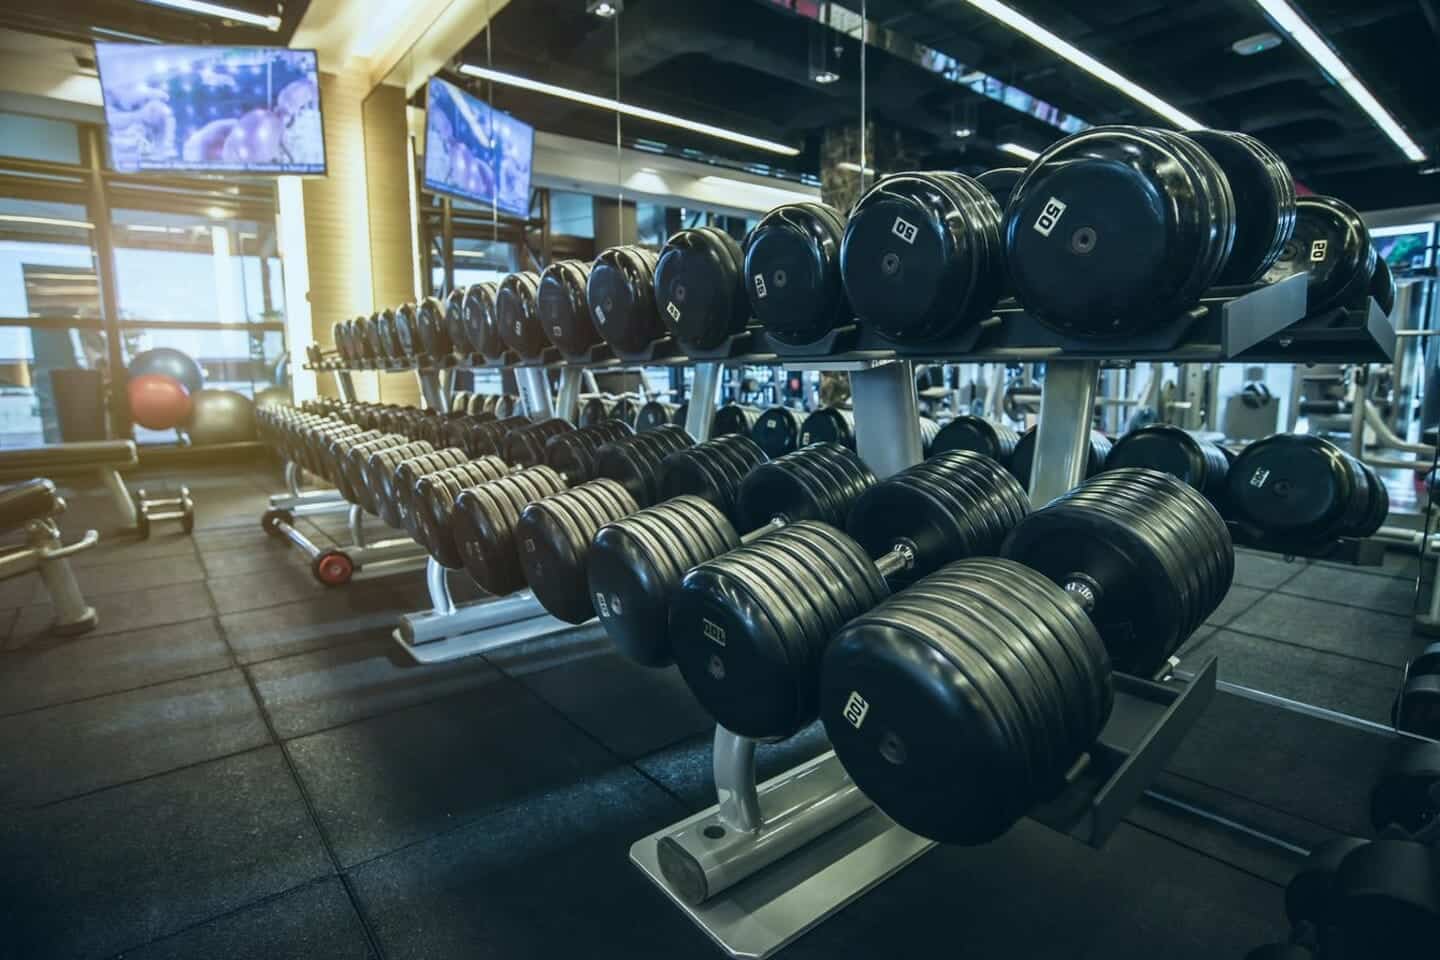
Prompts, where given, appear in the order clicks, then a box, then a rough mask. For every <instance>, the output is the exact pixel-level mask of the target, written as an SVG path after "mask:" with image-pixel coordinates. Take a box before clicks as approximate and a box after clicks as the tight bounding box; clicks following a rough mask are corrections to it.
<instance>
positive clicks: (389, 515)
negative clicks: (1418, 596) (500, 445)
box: [375, 447, 503, 543]
mask: <svg viewBox="0 0 1440 960" xmlns="http://www.w3.org/2000/svg"><path fill="white" fill-rule="evenodd" d="M481 459H482V460H484V459H485V458H483V457H482V458H481ZM468 462H470V458H469V457H468V456H466V454H465V451H464V450H456V449H455V448H454V447H445V448H444V449H441V450H432V451H430V452H429V453H422V454H418V455H416V456H413V457H408V458H406V459H404V460H401V461H400V462H399V463H397V464H396V465H395V469H394V470H393V471H392V472H390V473H388V474H385V475H383V476H382V477H381V480H380V489H378V490H376V491H375V502H376V503H378V504H379V505H380V519H382V520H384V521H385V522H386V523H388V524H390V526H392V527H398V528H399V529H402V530H404V531H405V532H406V533H408V534H409V535H410V539H412V540H414V541H416V542H417V543H418V542H420V524H419V519H418V517H417V512H416V509H415V484H416V482H417V481H418V480H419V479H420V478H421V477H423V476H425V475H427V474H431V473H437V472H439V471H441V470H448V469H450V468H451V467H458V466H460V465H461V464H463V463H468ZM500 462H502V463H503V461H500ZM502 475H503V471H502ZM475 482H477V483H480V482H483V481H481V480H476V481H475Z"/></svg>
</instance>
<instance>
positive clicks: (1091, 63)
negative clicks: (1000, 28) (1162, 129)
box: [966, 0, 1205, 130]
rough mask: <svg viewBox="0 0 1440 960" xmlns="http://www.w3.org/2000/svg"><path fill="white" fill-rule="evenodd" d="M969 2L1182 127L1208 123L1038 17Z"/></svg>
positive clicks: (984, 1)
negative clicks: (1060, 34)
mask: <svg viewBox="0 0 1440 960" xmlns="http://www.w3.org/2000/svg"><path fill="white" fill-rule="evenodd" d="M966 2H967V3H969V4H970V6H972V7H974V8H975V9H976V10H979V11H980V12H981V13H983V14H985V15H986V16H988V17H991V18H992V19H995V20H998V21H1000V22H1001V23H1003V24H1005V26H1007V27H1009V28H1010V29H1012V30H1014V31H1015V32H1016V33H1019V34H1020V35H1022V36H1024V37H1028V38H1029V39H1031V40H1033V41H1035V42H1036V43H1038V44H1040V46H1042V47H1044V48H1045V49H1047V50H1049V51H1050V52H1051V53H1054V54H1056V55H1057V56H1059V57H1061V58H1062V59H1064V60H1068V61H1069V62H1070V63H1072V64H1074V65H1075V66H1077V67H1079V68H1080V69H1081V70H1084V71H1085V72H1086V73H1088V74H1090V75H1091V76H1092V77H1094V78H1095V79H1097V80H1101V81H1103V82H1105V83H1108V84H1109V85H1110V86H1112V87H1114V88H1115V89H1116V90H1119V91H1120V92H1121V93H1123V94H1125V95H1126V96H1127V97H1129V98H1130V99H1131V100H1134V101H1135V102H1136V103H1138V104H1141V105H1142V106H1145V107H1148V108H1149V109H1150V110H1152V111H1154V112H1155V113H1157V114H1159V115H1160V116H1162V117H1164V118H1165V119H1166V120H1169V121H1170V122H1171V123H1173V124H1174V125H1175V126H1177V127H1179V128H1180V129H1182V130H1199V129H1202V128H1203V127H1204V126H1205V124H1203V123H1201V122H1200V121H1199V120H1196V119H1195V118H1194V117H1192V116H1190V115H1189V114H1187V113H1185V112H1184V111H1183V110H1180V109H1179V108H1177V107H1174V106H1171V105H1170V104H1168V103H1166V102H1165V101H1164V100H1161V99H1160V98H1159V97H1157V96H1155V94H1153V93H1151V92H1150V91H1149V90H1146V89H1145V88H1144V87H1142V86H1140V85H1139V84H1138V83H1134V82H1133V81H1131V80H1128V79H1126V78H1125V77H1123V76H1121V75H1120V74H1118V73H1116V72H1115V71H1114V70H1112V69H1110V68H1109V67H1107V66H1105V64H1103V63H1101V62H1100V61H1099V60H1096V59H1095V58H1094V57H1092V56H1090V54H1088V53H1086V52H1085V51H1083V50H1081V49H1080V48H1079V47H1077V46H1075V45H1074V44H1072V43H1069V42H1067V41H1065V40H1062V39H1060V38H1059V37H1058V36H1056V35H1055V34H1053V33H1051V32H1050V31H1049V30H1046V29H1045V28H1044V27H1042V26H1040V24H1038V23H1036V22H1035V21H1034V20H1031V19H1030V18H1029V17H1027V16H1025V15H1024V14H1022V13H1020V12H1018V11H1016V10H1014V9H1012V8H1010V7H1008V6H1006V5H1005V4H1003V3H1001V2H999V0H966Z"/></svg>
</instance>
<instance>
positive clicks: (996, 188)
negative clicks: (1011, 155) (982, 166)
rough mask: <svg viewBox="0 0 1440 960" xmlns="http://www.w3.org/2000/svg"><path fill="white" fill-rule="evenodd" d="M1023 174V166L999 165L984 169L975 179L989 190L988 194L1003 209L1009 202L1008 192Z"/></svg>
mask: <svg viewBox="0 0 1440 960" xmlns="http://www.w3.org/2000/svg"><path fill="white" fill-rule="evenodd" d="M1024 175H1025V168H1024V167H999V168H997V169H995V170H986V171H985V172H984V173H982V174H980V175H979V176H978V177H976V178H975V181H976V182H977V183H979V184H980V186H982V187H984V188H985V189H986V190H988V191H990V196H992V197H994V198H995V204H996V206H998V207H999V208H1000V209H1001V210H1004V209H1005V208H1006V207H1007V206H1008V205H1009V204H1010V193H1011V191H1013V190H1014V189H1015V185H1016V184H1017V183H1019V182H1020V178H1021V177H1023V176H1024Z"/></svg>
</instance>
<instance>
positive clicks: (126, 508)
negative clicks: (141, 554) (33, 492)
mask: <svg viewBox="0 0 1440 960" xmlns="http://www.w3.org/2000/svg"><path fill="white" fill-rule="evenodd" d="M139 464H140V457H139V455H138V454H137V453H136V450H135V441H133V440H93V441H86V442H83V443H55V444H50V445H49V446H43V447H20V448H18V449H14V450H0V482H5V481H13V480H29V479H30V478H31V477H34V476H36V475H37V474H42V475H44V476H46V477H49V478H50V479H52V480H53V479H55V478H57V477H58V478H65V477H94V476H98V477H99V478H100V482H101V483H103V484H104V485H105V488H106V489H107V490H109V491H110V498H111V499H112V500H113V501H114V502H115V509H116V511H117V512H118V513H119V514H120V522H121V525H122V526H123V527H126V528H130V529H133V528H135V527H137V526H138V525H139V520H140V515H139V512H138V510H137V509H136V505H135V498H134V497H133V496H131V495H130V491H129V489H128V488H126V486H125V481H124V480H122V479H121V478H120V473H121V471H127V470H133V469H134V468H135V467H137V466H139Z"/></svg>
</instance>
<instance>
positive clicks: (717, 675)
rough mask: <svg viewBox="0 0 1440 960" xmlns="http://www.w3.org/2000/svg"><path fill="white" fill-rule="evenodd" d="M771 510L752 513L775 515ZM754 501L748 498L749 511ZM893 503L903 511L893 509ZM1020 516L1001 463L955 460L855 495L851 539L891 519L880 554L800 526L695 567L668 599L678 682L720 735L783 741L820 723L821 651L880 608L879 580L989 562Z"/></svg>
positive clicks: (1017, 497)
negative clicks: (980, 557) (856, 521)
mask: <svg viewBox="0 0 1440 960" xmlns="http://www.w3.org/2000/svg"><path fill="white" fill-rule="evenodd" d="M802 452H803V451H802ZM792 456H794V455H793V454H792ZM747 487H748V484H747ZM746 493H747V494H748V493H752V491H751V490H749V489H747V491H746ZM767 499H768V498H766V497H761V498H759V500H758V503H760V504H765V505H766V508H767V509H771V510H773V509H775V507H773V506H769V505H768V504H766V500H767ZM867 499H869V500H872V501H873V502H874V504H875V506H874V507H873V508H870V507H866V506H864V504H865V502H866V500H867ZM755 502H756V501H753V500H750V499H749V498H747V506H750V505H751V504H753V503H755ZM897 503H898V504H903V509H902V510H900V511H898V512H897V511H895V510H893V509H890V508H891V507H893V506H894V505H895V504H897ZM997 507H998V509H997ZM1025 509H1026V501H1025V492H1024V491H1023V490H1022V489H1021V488H1020V486H1019V484H1018V483H1016V482H1015V479H1014V477H1011V476H1010V475H1009V474H1008V473H1006V472H1005V470H1004V469H1003V468H1002V467H1000V465H999V464H997V463H995V462H994V461H991V460H987V459H985V458H983V457H981V456H979V455H978V454H972V453H968V452H953V453H949V454H946V455H944V456H943V457H941V458H937V459H935V460H931V461H927V462H924V463H920V464H917V465H916V466H913V467H910V468H909V469H907V470H903V471H901V472H900V473H898V474H895V475H894V476H892V477H890V478H888V479H886V480H885V481H883V482H881V483H877V484H875V485H873V486H871V487H869V489H867V490H865V491H864V492H863V493H861V494H860V496H859V498H858V499H857V500H856V501H855V505H854V507H853V508H852V511H851V514H852V518H853V517H854V516H855V514H857V513H859V514H861V515H862V516H864V517H867V518H869V519H867V520H865V521H863V522H862V523H861V525H860V527H858V528H857V531H863V535H864V536H866V537H867V538H872V537H873V536H874V535H875V534H876V532H877V528H876V527H875V526H874V519H875V517H876V516H877V515H878V514H879V513H881V512H887V513H888V517H887V522H886V526H885V529H884V532H883V534H882V541H881V546H880V549H878V550H873V551H872V550H871V549H867V547H866V546H865V545H863V544H862V543H861V542H860V540H859V539H857V538H856V537H853V536H850V535H849V534H847V533H845V532H843V531H842V530H840V529H839V528H837V527H833V526H831V525H829V524H825V523H820V522H817V521H811V520H804V521H799V522H796V523H790V524H787V525H785V526H783V527H781V528H779V529H777V530H775V531H774V532H773V533H769V534H767V535H766V536H763V537H760V538H758V539H756V540H754V541H752V542H751V543H748V544H746V545H744V546H742V547H739V548H738V549H735V550H732V551H731V552H729V553H725V554H722V555H720V556H719V557H717V558H716V559H713V560H708V561H706V562H704V563H701V564H700V565H699V566H696V567H695V568H694V569H692V570H691V571H690V572H689V573H687V574H685V577H684V579H683V580H682V581H681V582H680V587H679V589H677V590H675V591H674V592H673V594H672V595H671V599H670V620H669V641H670V647H671V650H672V652H673V655H674V658H675V662H676V664H677V665H678V666H679V668H680V673H681V676H683V677H684V679H685V682H686V685H687V686H689V688H690V690H691V692H692V693H694V695H695V697H696V699H697V700H699V701H700V703H701V705H702V706H704V707H705V709H706V710H707V711H708V712H709V713H710V714H711V715H712V716H713V717H714V718H715V720H716V722H718V723H719V724H720V726H722V727H724V728H725V729H727V730H730V731H733V732H734V733H737V734H740V735H742V736H746V737H752V738H755V739H771V738H782V737H788V736H790V735H791V734H794V733H795V732H796V731H798V730H800V729H801V728H803V727H804V726H805V725H806V724H808V723H810V722H812V721H813V720H814V719H815V718H816V716H817V712H818V709H819V700H818V698H817V694H818V692H819V685H820V677H819V667H820V657H821V654H822V653H823V651H824V649H825V646H826V644H827V643H828V642H829V640H830V638H831V637H832V636H833V635H834V634H835V633H836V631H838V630H839V629H840V627H841V626H842V625H843V624H845V623H846V622H847V621H849V620H851V619H853V618H854V617H856V616H857V615H859V614H861V613H862V612H864V611H865V610H869V609H870V608H872V607H874V606H875V605H876V604H878V603H880V601H882V600H883V599H885V597H886V596H887V595H888V594H889V593H890V589H891V588H890V586H889V584H888V583H887V580H889V579H894V580H895V581H896V582H897V583H905V582H908V581H909V580H911V579H912V578H913V577H914V576H916V575H918V574H921V573H924V572H928V571H930V570H933V569H935V568H936V567H938V566H940V565H941V564H942V563H944V562H945V561H947V560H952V559H956V558H958V557H966V556H972V555H975V554H991V553H994V552H995V551H996V550H998V549H999V548H1000V544H1001V540H1002V539H1003V538H1004V536H1005V534H1006V532H1007V531H1008V529H1009V527H1008V525H1007V524H1008V523H1013V522H1014V520H1015V519H1018V518H1019V517H1022V516H1024V514H1025ZM782 512H783V513H784V514H785V515H786V516H789V512H788V509H787V510H782ZM872 542H873V541H872ZM872 555H873V556H874V559H872Z"/></svg>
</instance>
